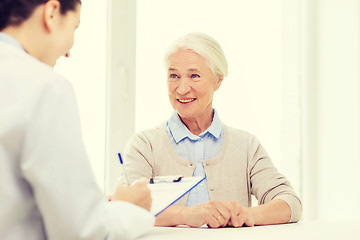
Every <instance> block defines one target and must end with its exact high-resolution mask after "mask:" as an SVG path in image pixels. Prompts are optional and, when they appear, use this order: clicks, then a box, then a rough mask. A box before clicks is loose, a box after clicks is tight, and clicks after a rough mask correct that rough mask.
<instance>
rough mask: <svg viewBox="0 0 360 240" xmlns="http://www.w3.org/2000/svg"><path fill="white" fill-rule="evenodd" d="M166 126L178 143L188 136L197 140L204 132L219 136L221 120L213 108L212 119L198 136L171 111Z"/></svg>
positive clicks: (221, 128) (221, 130)
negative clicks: (208, 125)
mask: <svg viewBox="0 0 360 240" xmlns="http://www.w3.org/2000/svg"><path fill="white" fill-rule="evenodd" d="M167 128H168V131H169V132H170V134H171V135H172V136H173V138H174V140H175V142H176V143H179V142H180V141H181V140H183V139H184V138H186V137H188V138H190V139H191V140H197V139H199V137H203V136H204V135H205V134H207V133H209V134H211V135H213V136H214V137H215V138H219V137H220V136H221V133H222V132H223V126H222V122H221V120H220V118H219V116H218V114H217V111H216V110H215V109H214V117H213V121H212V123H211V125H210V127H209V128H208V129H206V130H205V131H204V132H202V133H201V134H200V135H199V136H196V135H194V134H192V133H191V132H190V131H189V129H188V128H187V127H186V126H185V124H184V123H183V122H182V121H181V119H180V117H179V115H178V114H177V112H175V111H174V112H173V114H172V115H171V117H170V119H169V121H168V122H167Z"/></svg>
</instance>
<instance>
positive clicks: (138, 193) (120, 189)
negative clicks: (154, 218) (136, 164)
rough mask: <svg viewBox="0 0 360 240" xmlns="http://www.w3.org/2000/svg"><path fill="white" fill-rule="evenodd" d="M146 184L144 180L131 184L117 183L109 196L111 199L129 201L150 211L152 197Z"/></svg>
mask: <svg viewBox="0 0 360 240" xmlns="http://www.w3.org/2000/svg"><path fill="white" fill-rule="evenodd" d="M147 184H148V182H147V181H146V180H141V181H137V182H136V183H134V184H133V185H131V186H128V185H123V184H119V185H118V186H117V187H116V189H115V192H114V193H113V195H112V196H111V200H112V201H126V202H130V203H132V204H135V205H137V206H139V207H142V208H144V209H146V210H148V211H150V208H151V202H152V199H151V193H150V189H149V188H148V186H147Z"/></svg>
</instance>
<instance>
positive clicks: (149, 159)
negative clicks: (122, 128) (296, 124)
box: [120, 124, 302, 222]
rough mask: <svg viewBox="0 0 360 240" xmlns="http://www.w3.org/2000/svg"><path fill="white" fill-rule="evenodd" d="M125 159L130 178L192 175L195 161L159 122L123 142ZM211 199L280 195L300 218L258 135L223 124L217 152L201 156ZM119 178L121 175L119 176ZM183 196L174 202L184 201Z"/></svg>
mask: <svg viewBox="0 0 360 240" xmlns="http://www.w3.org/2000/svg"><path fill="white" fill-rule="evenodd" d="M124 164H125V167H126V170H127V174H128V177H129V180H130V182H133V181H135V180H136V179H138V178H141V177H146V178H151V177H154V176H162V175H179V174H181V175H183V176H192V174H193V172H194V169H195V164H194V163H193V162H190V161H188V160H185V159H183V158H182V157H180V156H179V155H178V154H177V153H176V151H175V150H174V148H173V146H172V145H171V142H170V140H169V137H168V135H167V133H166V126H165V125H164V124H163V125H161V126H159V127H157V128H154V129H151V130H147V131H144V132H140V133H138V134H136V135H134V136H133V137H132V138H131V139H130V141H129V142H128V144H127V146H126V149H125V154H124ZM203 164H204V169H205V172H206V176H207V183H208V191H209V195H210V199H211V200H220V201H230V200H234V201H236V202H238V203H239V204H241V205H243V206H249V207H250V206H251V195H252V194H253V195H255V197H256V198H257V199H258V204H264V203H267V202H269V201H271V200H273V199H282V200H284V201H286V202H287V203H288V205H289V206H290V208H291V219H290V222H297V221H299V220H300V217H301V211H302V205H301V201H300V199H299V197H298V196H297V195H296V193H295V192H294V190H293V188H292V187H291V185H290V182H289V181H288V180H287V179H286V178H285V176H283V175H282V174H281V173H279V172H278V170H277V169H276V168H275V167H274V165H273V163H272V162H271V159H270V158H269V156H268V154H267V153H266V151H265V149H264V148H263V147H262V145H261V144H260V143H259V141H258V139H257V138H256V137H255V136H253V135H251V134H249V133H247V132H244V131H241V130H237V129H234V128H231V127H228V126H226V125H224V142H223V146H222V148H221V150H220V152H219V154H218V155H217V156H216V157H214V158H211V159H207V160H204V161H203ZM120 181H121V182H123V181H124V177H123V176H121V177H120ZM186 199H187V196H185V197H183V198H182V199H180V200H179V201H178V203H177V204H180V205H185V204H186Z"/></svg>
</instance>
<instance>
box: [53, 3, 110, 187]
mask: <svg viewBox="0 0 360 240" xmlns="http://www.w3.org/2000/svg"><path fill="white" fill-rule="evenodd" d="M106 7H107V5H106V1H83V3H82V10H81V23H80V27H79V28H78V29H77V30H76V34H75V44H74V47H73V49H72V50H71V52H70V58H68V59H67V58H64V57H62V58H60V59H59V60H58V62H57V64H56V66H55V70H56V71H57V72H59V73H60V74H62V75H63V76H65V77H66V78H67V79H68V80H69V81H70V82H71V83H72V84H73V86H74V89H75V93H76V97H77V100H78V105H79V108H80V118H81V124H82V130H83V137H84V143H85V147H86V150H87V152H88V155H89V159H90V162H91V166H92V168H93V171H94V173H95V177H96V181H97V183H98V184H99V186H100V187H101V188H102V189H103V188H104V160H105V86H106V10H107V9H106ZM79 174H81V172H79Z"/></svg>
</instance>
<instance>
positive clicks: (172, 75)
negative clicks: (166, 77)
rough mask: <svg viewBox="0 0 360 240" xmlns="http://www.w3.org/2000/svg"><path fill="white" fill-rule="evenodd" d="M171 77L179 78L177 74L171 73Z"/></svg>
mask: <svg viewBox="0 0 360 240" xmlns="http://www.w3.org/2000/svg"><path fill="white" fill-rule="evenodd" d="M170 78H179V77H178V75H176V74H170Z"/></svg>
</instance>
